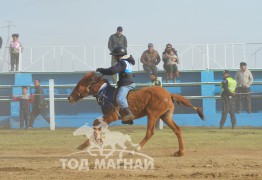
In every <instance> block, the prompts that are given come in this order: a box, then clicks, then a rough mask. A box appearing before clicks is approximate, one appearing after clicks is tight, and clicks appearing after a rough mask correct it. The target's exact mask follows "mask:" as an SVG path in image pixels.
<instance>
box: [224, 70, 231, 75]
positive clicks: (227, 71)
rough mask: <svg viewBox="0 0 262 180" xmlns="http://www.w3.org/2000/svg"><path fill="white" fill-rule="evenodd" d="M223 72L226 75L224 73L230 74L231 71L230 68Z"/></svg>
mask: <svg viewBox="0 0 262 180" xmlns="http://www.w3.org/2000/svg"><path fill="white" fill-rule="evenodd" d="M222 74H223V75H224V74H228V75H229V74H230V72H229V70H225V71H224V72H223V73H222Z"/></svg>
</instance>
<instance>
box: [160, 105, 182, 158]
mask: <svg viewBox="0 0 262 180" xmlns="http://www.w3.org/2000/svg"><path fill="white" fill-rule="evenodd" d="M173 111H174V110H173V109H169V110H168V111H167V112H166V113H165V114H163V115H162V116H161V117H160V118H161V119H162V120H163V121H164V122H165V123H166V124H167V125H168V126H169V127H170V128H171V129H172V130H173V131H174V133H175V134H176V136H177V139H178V144H179V150H178V151H177V152H175V153H174V156H183V155H184V153H185V148H184V142H183V139H182V132H181V129H180V128H179V127H178V126H177V125H176V123H175V122H174V120H173V117H172V116H173Z"/></svg>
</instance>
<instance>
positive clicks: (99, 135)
mask: <svg viewBox="0 0 262 180" xmlns="http://www.w3.org/2000/svg"><path fill="white" fill-rule="evenodd" d="M93 129H94V140H95V141H96V143H97V144H103V132H102V127H97V126H94V127H93Z"/></svg>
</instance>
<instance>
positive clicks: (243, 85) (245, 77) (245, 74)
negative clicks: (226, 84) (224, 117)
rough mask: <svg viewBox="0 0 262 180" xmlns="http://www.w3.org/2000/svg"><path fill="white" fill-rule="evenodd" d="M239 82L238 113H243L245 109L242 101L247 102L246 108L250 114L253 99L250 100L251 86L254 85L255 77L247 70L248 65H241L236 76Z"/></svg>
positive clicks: (237, 90)
mask: <svg viewBox="0 0 262 180" xmlns="http://www.w3.org/2000/svg"><path fill="white" fill-rule="evenodd" d="M235 80H236V81H237V89H236V92H237V94H238V95H237V113H238V114H239V113H241V111H242V107H243V101H242V99H245V101H246V108H247V112H248V113H252V111H251V98H250V86H251V85H252V83H253V75H252V73H251V71H250V70H248V69H247V63H245V62H241V63H240V70H238V71H237V73H236V75H235Z"/></svg>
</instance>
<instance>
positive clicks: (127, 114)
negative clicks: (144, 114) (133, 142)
mask: <svg viewBox="0 0 262 180" xmlns="http://www.w3.org/2000/svg"><path fill="white" fill-rule="evenodd" d="M124 111H125V115H124V116H122V121H123V122H127V121H131V120H133V119H135V116H134V114H133V113H132V112H131V111H130V109H129V108H128V107H127V108H125V109H124Z"/></svg>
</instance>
